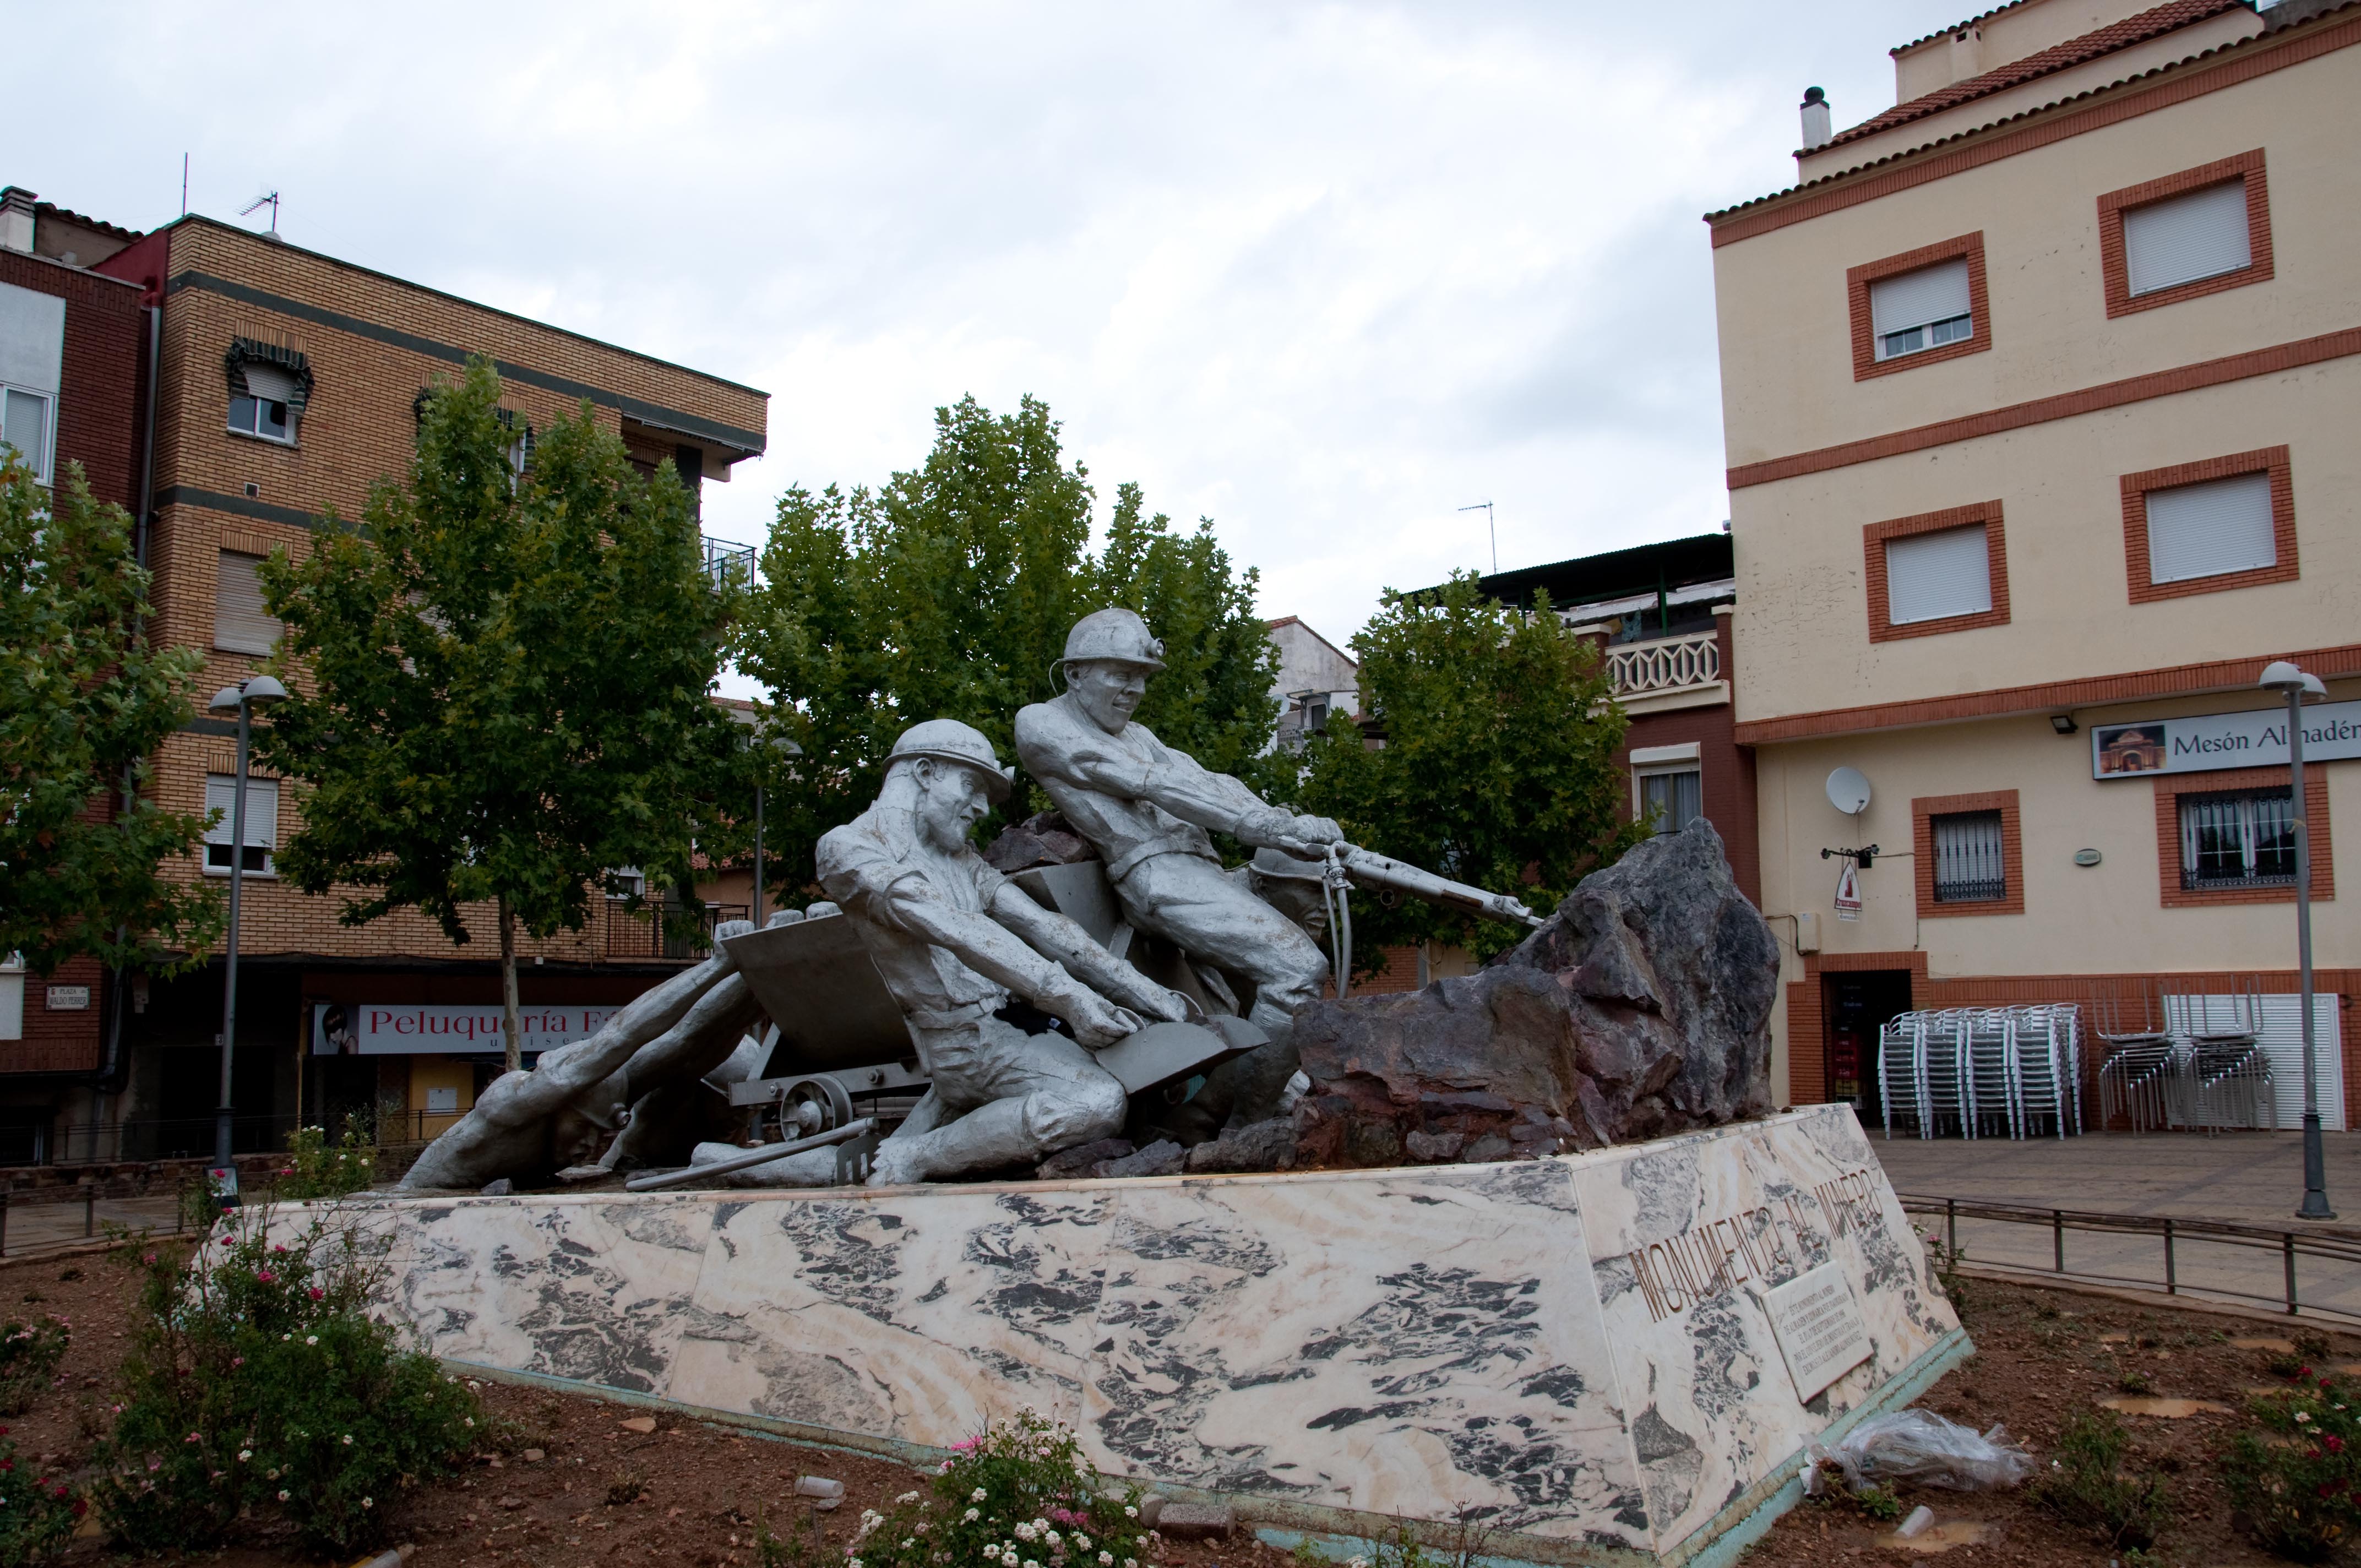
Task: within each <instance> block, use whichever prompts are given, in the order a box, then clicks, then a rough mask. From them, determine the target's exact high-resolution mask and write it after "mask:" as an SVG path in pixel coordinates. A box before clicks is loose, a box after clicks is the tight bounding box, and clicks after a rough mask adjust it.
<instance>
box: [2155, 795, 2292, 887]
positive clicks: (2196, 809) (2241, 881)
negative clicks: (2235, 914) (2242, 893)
mask: <svg viewBox="0 0 2361 1568" xmlns="http://www.w3.org/2000/svg"><path fill="white" fill-rule="evenodd" d="M2294 885H2295V797H2294V793H2293V792H2292V791H2291V790H2287V789H2258V790H2237V791H2232V792H2229V793H2226V794H2222V795H2182V796H2181V797H2180V886H2181V889H2182V891H2184V892H2194V891H2196V890H2197V889H2200V888H2209V887H2292V886H2294Z"/></svg>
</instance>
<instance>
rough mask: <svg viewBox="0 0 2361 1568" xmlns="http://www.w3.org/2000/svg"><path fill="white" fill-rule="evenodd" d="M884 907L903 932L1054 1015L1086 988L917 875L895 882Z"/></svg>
mask: <svg viewBox="0 0 2361 1568" xmlns="http://www.w3.org/2000/svg"><path fill="white" fill-rule="evenodd" d="M880 902H881V903H883V904H884V907H885V910H886V911H887V912H889V913H890V914H891V916H892V917H893V919H894V921H895V924H896V925H898V926H900V927H902V929H904V930H906V931H907V932H909V933H911V934H912V935H913V936H917V937H923V938H926V939H927V940H928V941H929V942H932V943H933V944H934V945H935V946H937V947H939V948H950V951H951V952H952V953H953V954H955V955H957V957H958V958H959V960H960V961H961V963H963V964H965V965H967V967H968V968H970V969H972V970H975V971H976V972H977V973H978V974H981V975H983V976H984V977H985V978H987V979H989V980H992V981H996V982H998V983H999V984H1001V985H1004V986H1006V987H1007V988H1008V989H1009V990H1010V991H1011V992H1015V993H1016V995H1018V996H1021V997H1024V998H1025V999H1026V1000H1027V1001H1028V1002H1031V1003H1036V1004H1037V1005H1039V1006H1041V1007H1044V1008H1046V1009H1047V1010H1048V1011H1049V1012H1052V1013H1059V1014H1060V1016H1063V1014H1062V1012H1060V1005H1059V1004H1060V1003H1064V1002H1065V1001H1066V1000H1067V999H1068V998H1070V997H1071V996H1072V994H1073V993H1074V992H1076V991H1078V990H1080V989H1081V986H1080V983H1079V982H1078V981H1076V980H1075V979H1074V977H1073V976H1071V975H1070V974H1068V973H1067V972H1066V971H1065V970H1062V969H1060V968H1059V967H1058V966H1057V965H1056V964H1054V963H1052V962H1050V961H1049V959H1046V958H1044V957H1042V956H1041V955H1040V954H1039V953H1037V952H1035V951H1034V950H1033V949H1032V948H1029V947H1027V946H1026V945H1025V943H1024V942H1023V941H1022V940H1020V939H1019V938H1017V937H1016V934H1015V933H1013V932H1011V931H1009V930H1006V929H1005V928H1004V927H1002V926H1001V925H1000V923H999V922H998V921H996V920H994V918H993V917H992V916H990V915H986V914H983V913H981V912H972V911H969V910H965V909H961V908H958V907H956V906H954V905H951V904H950V903H948V902H946V901H945V900H943V899H941V898H939V897H938V896H936V894H934V892H933V891H932V890H931V889H929V888H928V886H927V884H926V882H925V879H923V878H921V877H920V876H918V875H917V873H916V872H912V873H910V874H909V875H906V876H904V877H902V878H900V879H899V880H898V881H896V882H895V883H893V885H892V886H891V887H889V888H887V889H886V890H885V891H884V894H882V895H880ZM1086 939H1087V938H1086Z"/></svg>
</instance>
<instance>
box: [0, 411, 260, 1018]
mask: <svg viewBox="0 0 2361 1568" xmlns="http://www.w3.org/2000/svg"><path fill="white" fill-rule="evenodd" d="M148 581H149V578H148V572H147V571H146V570H145V569H143V568H142V567H141V566H140V565H139V564H138V562H137V558H136V555H135V553H134V550H133V546H132V538H131V518H130V516H129V515H128V514H127V513H126V512H125V511H124V510H123V509H122V508H121V507H117V506H101V505H100V504H99V503H98V502H97V501H96V500H94V499H92V497H91V493H90V486H89V485H88V484H87V483H86V482H85V481H84V480H83V477H82V466H81V465H79V464H71V463H70V464H68V465H67V466H66V472H65V474H64V475H63V477H62V478H61V481H60V484H59V485H58V487H57V488H56V489H55V490H54V491H51V490H48V489H44V488H42V487H41V486H40V485H39V484H38V483H36V482H35V480H34V478H33V476H32V473H31V471H30V470H28V469H27V467H26V466H24V465H23V464H22V463H20V462H18V461H16V459H15V457H13V456H10V457H8V458H7V459H6V460H5V461H0V954H5V953H9V952H16V951H21V952H22V953H23V954H24V955H25V961H26V963H27V964H28V965H29V966H30V967H31V968H32V970H34V972H35V973H38V974H48V973H49V972H51V971H52V970H55V969H56V968H57V966H58V965H60V964H61V963H63V962H65V961H66V960H67V959H72V958H80V957H84V956H89V957H93V958H96V959H99V960H100V961H101V962H102V963H104V964H107V965H109V966H111V967H120V966H126V965H129V966H137V967H138V968H142V969H146V970H152V971H154V972H158V973H170V972H173V971H174V970H178V969H182V968H185V967H187V966H188V965H189V964H192V963H194V962H196V961H197V960H198V959H200V958H202V956H203V949H204V948H206V947H207V946H208V945H210V944H211V943H212V942H213V940H214V938H216V937H217V936H219V935H220V932H221V926H222V916H221V909H220V901H219V900H218V898H216V896H215V895H214V890H213V889H212V888H210V887H207V886H205V885H203V882H202V880H201V879H199V878H197V877H195V876H184V877H167V876H165V875H164V874H162V873H161V872H160V870H159V868H160V867H161V865H162V864H163V862H165V861H173V860H178V859H180V858H181V857H185V856H188V855H190V854H191V853H192V849H193V846H194V845H195V843H196V842H197V840H198V839H199V838H200V837H201V836H202V835H203V832H204V817H203V815H202V814H197V815H189V814H186V813H180V812H170V811H164V810H161V809H159V807H158V806H157V805H156V803H155V802H154V801H153V800H149V799H147V798H145V797H144V796H141V795H138V794H137V785H138V784H143V783H145V782H146V780H147V778H148V762H147V758H148V755H149V753H151V752H153V751H155V750H156V749H157V748H158V747H159V746H160V745H161V744H163V740H164V737H166V736H167V735H170V734H171V733H172V732H173V731H174V730H176V729H180V728H181V726H182V725H184V724H186V723H187V722H188V721H189V718H190V717H191V715H192V705H191V702H190V687H191V683H192V682H193V681H194V680H195V679H196V677H197V675H198V674H199V673H200V672H201V671H202V670H203V667H204V657H203V654H201V653H199V652H197V651H196V650H195V649H193V648H164V649H158V648H154V647H151V646H150V645H149V644H148V635H147V631H146V623H147V620H148ZM126 770H127V771H128V772H129V774H130V778H131V783H132V785H133V788H134V795H133V798H132V800H131V803H130V806H129V808H128V809H127V810H126V809H123V808H122V805H121V801H122V795H123V792H124V789H125V774H126ZM110 794H112V795H114V796H115V802H114V804H115V807H116V808H115V810H113V811H111V812H106V813H99V814H93V813H92V812H91V807H92V806H93V804H94V803H96V802H98V801H100V800H101V799H102V798H103V797H104V796H106V795H110ZM167 949H171V951H170V952H168V950H167Z"/></svg>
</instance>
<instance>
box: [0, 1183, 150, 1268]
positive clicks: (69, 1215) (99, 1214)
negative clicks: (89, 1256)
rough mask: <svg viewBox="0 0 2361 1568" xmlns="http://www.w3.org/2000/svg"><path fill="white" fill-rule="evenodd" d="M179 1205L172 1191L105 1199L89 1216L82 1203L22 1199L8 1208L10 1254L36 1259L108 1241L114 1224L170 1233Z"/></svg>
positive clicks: (7, 1243) (7, 1240)
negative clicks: (108, 1231) (108, 1228)
mask: <svg viewBox="0 0 2361 1568" xmlns="http://www.w3.org/2000/svg"><path fill="white" fill-rule="evenodd" d="M179 1202H180V1200H179V1199H178V1198H177V1197H176V1196H175V1195H173V1194H172V1193H170V1192H167V1193H164V1194H163V1195H161V1196H160V1197H151V1198H102V1199H100V1200H99V1201H98V1202H97V1205H96V1212H95V1213H92V1214H85V1212H84V1210H83V1206H82V1202H81V1201H79V1200H76V1201H71V1202H66V1203H27V1202H24V1201H21V1200H20V1201H16V1202H13V1203H10V1204H9V1205H8V1222H7V1234H6V1238H5V1240H6V1255H7V1256H9V1257H33V1256H38V1255H40V1254H42V1253H49V1252H57V1251H59V1250H60V1249H62V1248H65V1247H71V1246H81V1245H83V1244H84V1243H85V1241H88V1240H94V1239H102V1238H104V1236H105V1234H106V1226H107V1223H108V1222H110V1221H112V1222H113V1223H115V1224H118V1225H128V1226H130V1227H131V1228H132V1229H133V1230H135V1231H136V1230H138V1229H140V1228H141V1227H143V1226H145V1227H148V1228H151V1229H154V1230H157V1231H170V1229H171V1228H172V1217H173V1211H174V1210H175V1209H176V1208H177V1207H178V1206H179ZM85 1223H88V1224H89V1228H90V1231H91V1233H92V1234H91V1235H89V1236H85V1235H84V1234H83V1229H84V1225H85Z"/></svg>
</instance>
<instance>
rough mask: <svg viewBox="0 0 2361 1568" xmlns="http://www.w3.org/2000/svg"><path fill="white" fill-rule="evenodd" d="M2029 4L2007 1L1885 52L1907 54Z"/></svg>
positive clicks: (2029, 2) (2014, 0)
mask: <svg viewBox="0 0 2361 1568" xmlns="http://www.w3.org/2000/svg"><path fill="white" fill-rule="evenodd" d="M2031 4H2033V0H2008V4H2007V5H1995V6H1993V8H1992V9H1991V10H1989V11H1979V12H1977V13H1976V14H1975V15H1974V16H1970V17H1969V18H1968V19H1967V20H1966V21H1964V22H1954V23H1952V24H1951V25H1950V26H1949V27H1938V28H1936V29H1935V30H1934V31H1933V32H1931V33H1928V34H1927V36H1926V37H1925V38H1912V39H1911V40H1910V41H1909V42H1908V43H1906V44H1898V45H1896V46H1895V47H1894V48H1893V49H1887V50H1886V51H1885V52H1886V53H1888V54H1908V53H1909V52H1910V51H1911V50H1912V49H1916V48H1917V47H1918V46H1919V45H1920V44H1930V43H1933V42H1934V41H1935V40H1936V39H1937V38H1957V37H1958V36H1959V35H1960V34H1961V33H1964V32H1966V31H1967V30H1968V29H1969V28H1970V27H1974V26H1975V25H1976V24H1977V23H1978V22H1982V21H1985V20H1988V19H1989V18H1991V17H1993V16H1999V15H2000V14H2001V13H2002V12H2003V11H2014V10H2015V9H2016V8H2017V7H2018V6H2019V5H2031Z"/></svg>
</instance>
